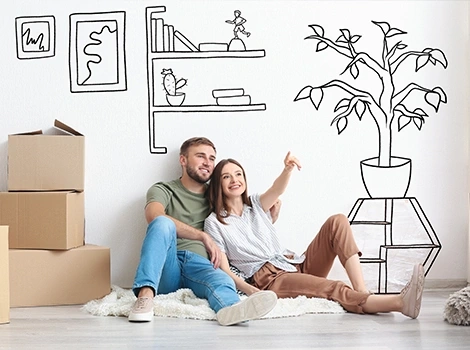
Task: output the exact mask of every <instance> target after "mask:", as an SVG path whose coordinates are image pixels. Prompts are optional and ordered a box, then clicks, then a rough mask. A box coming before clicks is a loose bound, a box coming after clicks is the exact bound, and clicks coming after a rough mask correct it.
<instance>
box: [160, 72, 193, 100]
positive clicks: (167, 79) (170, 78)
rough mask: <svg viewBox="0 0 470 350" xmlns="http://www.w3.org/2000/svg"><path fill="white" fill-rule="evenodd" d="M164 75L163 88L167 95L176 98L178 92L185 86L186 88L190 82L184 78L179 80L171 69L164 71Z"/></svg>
mask: <svg viewBox="0 0 470 350" xmlns="http://www.w3.org/2000/svg"><path fill="white" fill-rule="evenodd" d="M162 75H163V87H164V88H165V91H166V93H167V95H172V96H175V95H176V93H177V91H178V90H179V89H181V88H182V87H183V86H185V85H186V84H187V82H188V80H187V79H184V78H180V79H178V80H177V79H176V78H175V75H174V74H173V71H172V70H171V68H170V69H163V70H162Z"/></svg>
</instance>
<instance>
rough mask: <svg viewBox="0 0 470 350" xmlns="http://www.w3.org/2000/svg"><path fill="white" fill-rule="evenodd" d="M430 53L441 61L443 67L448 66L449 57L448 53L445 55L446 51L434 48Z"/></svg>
mask: <svg viewBox="0 0 470 350" xmlns="http://www.w3.org/2000/svg"><path fill="white" fill-rule="evenodd" d="M429 54H430V55H431V57H432V58H434V59H435V60H436V61H437V62H439V63H440V64H441V65H442V67H444V68H447V58H446V55H444V52H442V51H441V50H439V49H432V50H431V51H430V53H429Z"/></svg>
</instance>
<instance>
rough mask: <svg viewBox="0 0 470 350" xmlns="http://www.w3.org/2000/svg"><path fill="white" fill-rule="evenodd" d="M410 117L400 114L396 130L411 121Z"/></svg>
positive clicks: (399, 129)
mask: <svg viewBox="0 0 470 350" xmlns="http://www.w3.org/2000/svg"><path fill="white" fill-rule="evenodd" d="M411 119H412V118H410V117H407V116H405V115H403V114H402V115H401V116H400V117H399V118H398V131H401V130H402V129H403V128H404V127H405V126H407V125H408V124H410V123H411Z"/></svg>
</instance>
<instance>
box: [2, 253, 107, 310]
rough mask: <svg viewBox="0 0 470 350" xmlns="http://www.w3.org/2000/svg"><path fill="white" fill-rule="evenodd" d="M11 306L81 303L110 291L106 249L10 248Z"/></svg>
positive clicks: (100, 296) (98, 297)
mask: <svg viewBox="0 0 470 350" xmlns="http://www.w3.org/2000/svg"><path fill="white" fill-rule="evenodd" d="M9 253H10V261H9V262H10V305H11V307H26V306H48V305H73V304H85V303H86V302H88V301H90V300H94V299H100V298H102V297H104V296H105V295H107V294H109V293H110V292H111V277H110V249H109V248H106V247H101V246H97V245H91V244H86V245H84V246H82V247H79V248H74V249H70V250H65V251H58V250H29V249H10V251H9Z"/></svg>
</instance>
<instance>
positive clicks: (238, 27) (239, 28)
mask: <svg viewBox="0 0 470 350" xmlns="http://www.w3.org/2000/svg"><path fill="white" fill-rule="evenodd" d="M233 14H234V15H235V18H234V19H233V20H232V21H231V20H227V21H225V23H229V24H235V27H234V28H233V35H234V36H235V39H238V32H240V33H243V34H245V35H246V36H247V37H249V36H250V35H251V33H250V32H247V31H245V27H244V26H243V23H245V22H246V19H244V18H243V17H241V16H240V15H241V14H242V13H241V12H240V11H239V10H235V11H234V12H233Z"/></svg>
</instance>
